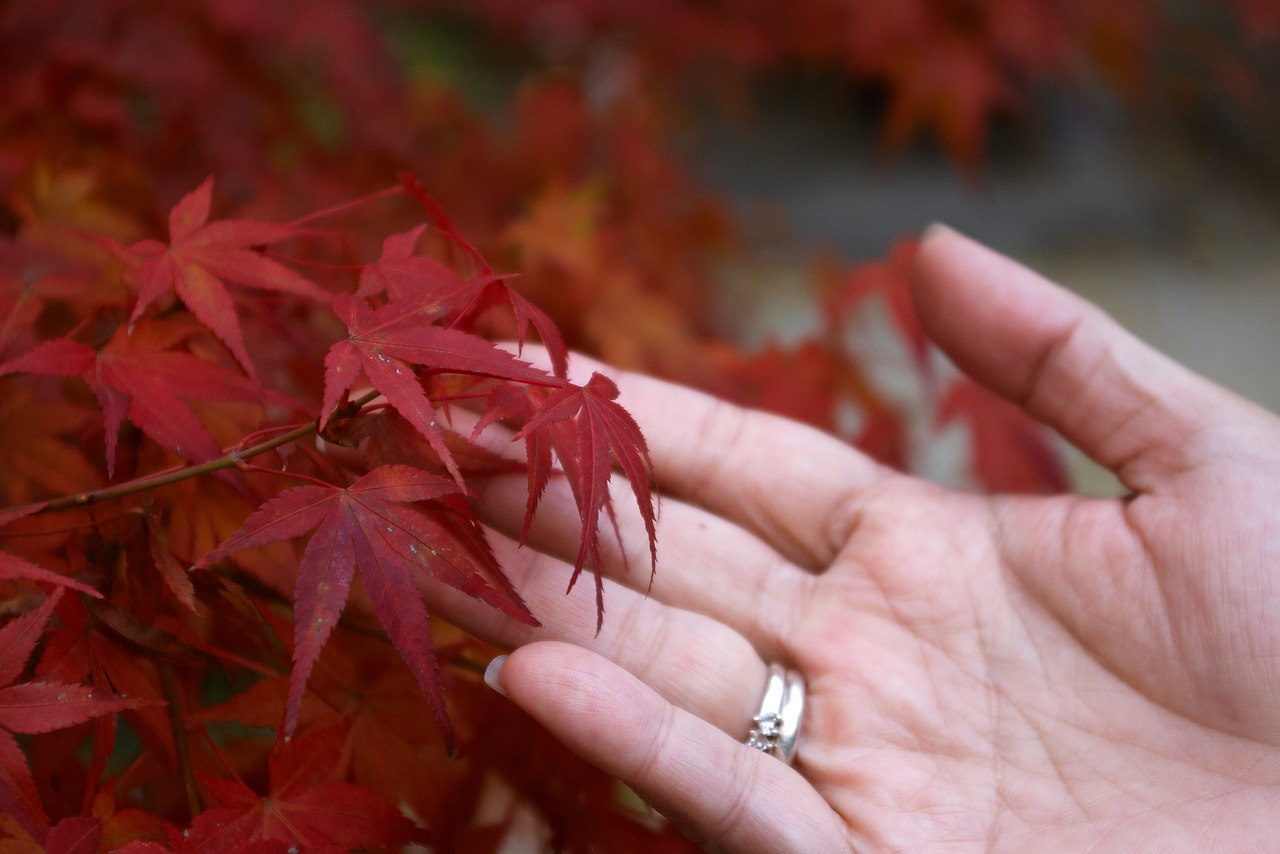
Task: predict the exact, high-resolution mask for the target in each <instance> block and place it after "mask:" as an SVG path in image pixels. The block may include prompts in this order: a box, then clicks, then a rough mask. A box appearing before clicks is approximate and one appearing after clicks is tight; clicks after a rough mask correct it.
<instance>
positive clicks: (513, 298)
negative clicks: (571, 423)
mask: <svg viewBox="0 0 1280 854" xmlns="http://www.w3.org/2000/svg"><path fill="white" fill-rule="evenodd" d="M426 228H427V226H425V225H420V226H418V227H417V228H414V229H412V230H410V231H407V232H404V233H403V234H393V235H392V236H390V237H388V238H387V239H386V240H384V241H383V243H382V257H381V258H379V259H378V260H377V261H375V262H374V263H372V264H367V265H365V267H364V269H363V270H362V271H361V273H360V288H359V291H358V292H359V293H360V294H363V295H365V296H374V295H376V294H379V293H384V292H385V293H386V295H387V297H388V299H389V300H390V301H391V302H392V303H395V304H398V305H400V306H401V307H402V308H401V312H402V313H404V314H405V315H406V316H407V315H408V314H410V313H411V314H412V315H413V316H414V317H416V318H417V319H418V320H419V321H421V320H433V321H436V322H440V323H443V324H444V325H447V326H451V327H458V326H462V325H465V324H466V323H468V322H470V321H471V320H473V319H474V318H475V317H476V316H477V315H479V314H482V313H483V312H485V311H487V310H488V309H490V308H493V307H494V306H497V305H501V304H502V303H507V304H509V305H510V306H511V311H512V312H513V313H514V315H515V321H516V342H517V344H518V345H519V346H520V347H523V346H524V341H525V337H526V335H527V334H528V331H529V327H530V326H533V328H534V329H536V330H537V332H538V337H539V338H540V339H541V340H542V344H543V346H544V347H546V348H547V353H548V354H549V355H550V357H551V366H552V370H553V371H554V372H555V375H556V376H558V377H564V375H565V373H566V371H567V368H568V363H569V353H568V350H567V349H566V347H565V344H564V339H563V338H562V337H561V335H560V330H559V329H557V328H556V325H555V323H554V322H553V321H552V320H551V318H550V317H548V316H547V314H546V312H544V311H543V310H542V309H540V308H538V307H537V306H536V305H534V304H533V303H531V302H529V300H527V299H525V298H524V297H523V296H522V295H521V294H520V293H518V292H517V291H515V290H514V289H512V287H511V286H510V285H509V284H508V283H507V279H508V278H509V277H507V276H497V275H493V274H492V273H491V272H490V271H489V268H488V264H485V265H484V267H483V269H484V271H485V272H484V273H483V274H482V275H481V276H479V277H477V278H474V279H465V280H464V279H463V278H462V277H461V276H459V275H458V274H457V273H456V272H454V271H453V270H452V269H451V268H450V267H447V266H446V265H444V264H441V263H440V262H439V261H437V260H435V259H434V258H427V257H424V256H421V255H415V254H413V253H414V249H415V247H416V246H417V244H418V240H419V238H420V237H421V236H422V232H423V231H424V230H425V229H426ZM449 235H450V236H452V237H453V238H454V239H460V238H457V236H456V234H454V233H453V232H452V231H450V232H449ZM468 246H469V244H468ZM471 251H472V252H475V250H474V249H472V250H471ZM477 257H479V256H478V253H477Z"/></svg>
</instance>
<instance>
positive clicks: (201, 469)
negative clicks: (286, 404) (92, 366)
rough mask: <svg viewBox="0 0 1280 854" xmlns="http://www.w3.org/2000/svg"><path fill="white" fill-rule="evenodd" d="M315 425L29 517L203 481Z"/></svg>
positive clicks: (359, 402) (370, 395)
mask: <svg viewBox="0 0 1280 854" xmlns="http://www.w3.org/2000/svg"><path fill="white" fill-rule="evenodd" d="M378 395H379V392H378V391H377V390H374V391H369V392H366V393H365V394H363V395H361V396H360V397H358V398H356V399H355V400H352V401H349V402H347V403H346V404H345V405H344V406H341V407H339V410H340V411H339V412H338V413H336V414H335V416H334V417H336V418H350V417H352V416H354V415H355V414H356V413H358V412H359V411H360V410H361V409H363V408H364V407H365V406H366V405H368V404H369V403H370V402H372V401H373V399H374V398H376V397H378ZM316 424H317V422H315V421H309V422H307V423H306V424H302V425H300V426H298V427H295V428H294V429H292V430H290V431H288V432H287V433H281V434H280V435H279V436H276V437H275V438H273V439H266V440H264V441H262V442H259V443H258V444H256V445H251V446H249V447H247V448H237V449H235V450H232V451H229V452H227V453H226V454H223V455H222V456H221V457H218V458H217V459H215V460H209V461H207V462H203V463H196V464H194V465H189V466H183V467H181V468H175V469H167V470H165V471H162V472H156V473H154V474H149V475H143V476H142V477H138V478H134V479H133V480H130V481H126V482H124V483H118V484H116V485H115V486H107V487H103V488H102V489H94V490H91V491H89V492H79V493H76V494H75V495H64V496H62V497H61V498H55V499H53V500H51V501H45V502H41V503H40V504H39V505H27V506H28V507H34V508H35V509H33V510H31V511H30V513H29V514H21V515H31V516H37V515H39V514H41V513H52V512H54V511H58V510H74V509H77V508H79V507H88V506H89V505H91V504H98V503H100V502H103V501H110V500H111V499H113V498H123V497H124V496H127V495H136V494H138V493H140V492H146V491H148V490H152V489H159V488H160V487H162V486H170V485H171V484H175V483H180V482H181V481H184V480H190V479H191V478H193V477H202V476H203V475H206V474H213V473H214V472H217V471H222V470H223V469H229V468H238V467H240V466H241V464H242V463H243V461H244V460H249V459H253V458H254V457H256V456H260V455H262V454H265V453H266V452H267V451H274V450H275V449H276V448H279V447H280V446H281V445H287V444H289V443H290V442H296V441H298V440H299V439H304V438H306V437H307V436H310V435H311V434H313V433H315V432H316V429H317V428H316ZM11 509H12V510H14V511H19V512H20V511H22V510H24V509H26V507H16V508H11Z"/></svg>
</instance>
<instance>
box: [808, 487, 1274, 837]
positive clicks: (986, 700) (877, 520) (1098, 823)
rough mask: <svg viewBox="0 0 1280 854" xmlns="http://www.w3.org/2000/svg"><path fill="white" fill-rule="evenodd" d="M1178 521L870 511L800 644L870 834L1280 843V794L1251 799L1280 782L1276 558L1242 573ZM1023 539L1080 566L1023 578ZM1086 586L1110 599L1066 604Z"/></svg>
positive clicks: (971, 505)
mask: <svg viewBox="0 0 1280 854" xmlns="http://www.w3.org/2000/svg"><path fill="white" fill-rule="evenodd" d="M1203 499H1204V500H1207V501H1211V500H1212V499H1211V497H1210V496H1209V495H1205V496H1203ZM1174 501H1176V499H1173V498H1171V499H1165V498H1154V497H1144V498H1139V499H1135V500H1132V501H1124V502H1122V501H1100V500H1095V501H1082V500H1078V499H1065V498H1055V499H1010V500H1003V501H987V500H983V499H979V498H975V497H970V496H959V495H955V494H952V493H947V492H945V491H943V490H939V489H936V488H933V487H930V486H928V485H926V484H920V483H918V482H911V481H907V480H905V479H894V482H893V483H892V485H890V486H887V487H886V488H884V489H882V490H880V491H879V492H877V493H876V495H875V496H874V498H870V499H869V500H868V501H867V503H866V505H865V506H864V507H862V508H860V509H859V511H858V521H857V525H856V526H855V528H854V530H853V531H852V534H851V536H850V537H849V539H848V543H847V545H846V546H845V548H843V549H842V550H841V551H840V553H839V554H838V555H837V557H836V558H835V560H834V561H833V562H832V565H831V567H830V568H829V569H828V570H827V571H826V572H825V573H823V574H822V575H821V576H819V577H817V578H816V579H815V582H814V584H815V587H816V588H819V590H820V592H819V593H818V595H814V596H813V597H812V600H813V601H814V602H815V603H822V604H821V605H819V606H817V607H815V608H814V609H813V611H812V612H811V619H810V620H809V621H807V622H806V623H805V624H804V626H803V628H802V629H801V631H800V632H799V633H798V634H797V635H796V637H795V642H794V649H795V655H796V661H797V662H798V663H799V665H800V666H801V668H802V669H803V670H804V672H806V673H807V674H810V677H809V689H810V694H809V698H810V706H809V712H808V714H807V719H806V732H805V742H804V752H803V754H802V758H803V762H804V774H805V776H806V777H807V778H808V779H809V780H810V781H811V782H812V783H813V784H814V786H815V788H816V789H817V790H818V791H819V792H820V793H822V794H823V795H824V797H825V798H826V799H827V801H828V802H829V803H830V804H831V805H832V808H833V809H834V810H835V811H836V812H837V813H838V814H839V815H840V816H841V818H842V819H843V820H844V821H845V822H846V823H848V825H849V826H850V828H851V829H852V830H853V831H854V832H855V834H856V836H857V837H860V838H862V839H864V840H869V841H871V843H872V844H873V845H875V847H877V848H879V847H884V848H887V849H892V850H917V849H921V848H924V847H928V846H930V845H936V844H938V843H939V841H941V840H946V841H947V842H948V843H949V844H950V845H952V846H953V847H956V848H958V849H967V848H973V849H977V848H987V847H1003V848H1025V849H1031V850H1034V849H1036V848H1040V849H1041V850H1044V848H1045V847H1046V846H1047V847H1050V848H1059V849H1062V850H1083V849H1085V848H1088V847H1090V846H1098V847H1099V848H1100V849H1108V850H1140V849H1141V848H1143V847H1144V846H1151V845H1155V846H1157V847H1160V846H1165V847H1166V848H1167V847H1169V846H1172V847H1175V848H1177V847H1184V846H1185V847H1187V848H1192V849H1196V848H1201V847H1203V846H1204V845H1205V840H1206V839H1212V840H1213V841H1214V842H1215V843H1216V844H1218V845H1222V846H1224V847H1225V848H1226V849H1227V850H1230V849H1231V845H1230V844H1227V843H1228V840H1229V839H1230V838H1231V836H1230V834H1231V833H1236V834H1239V836H1238V839H1239V840H1241V841H1243V840H1247V839H1248V838H1249V834H1250V832H1251V831H1252V832H1253V833H1257V832H1258V830H1259V829H1260V828H1259V826H1258V825H1259V824H1263V826H1264V827H1265V824H1264V823H1265V822H1266V821H1267V818H1266V816H1267V814H1268V811H1269V810H1268V804H1269V802H1271V801H1272V800H1274V799H1275V798H1276V796H1277V794H1278V793H1277V791H1276V790H1274V789H1272V790H1271V791H1270V792H1267V791H1265V790H1259V789H1256V788H1250V784H1253V785H1257V784H1259V783H1260V782H1264V781H1267V780H1270V781H1272V782H1274V780H1275V771H1276V768H1277V764H1278V763H1280V749H1277V748H1276V746H1275V742H1274V738H1273V736H1274V734H1275V732H1276V728H1277V726H1280V720H1278V717H1280V716H1276V715H1270V716H1268V715H1267V712H1268V710H1269V709H1271V708H1272V707H1273V706H1272V704H1270V703H1269V702H1267V698H1266V697H1265V696H1264V695H1263V693H1264V692H1263V691H1260V690H1258V689H1259V688H1264V687H1265V686H1273V685H1276V684H1277V683H1278V682H1280V667H1277V661H1278V660H1280V657H1277V656H1276V655H1274V652H1275V651H1277V650H1280V639H1278V638H1277V634H1276V632H1275V630H1274V626H1273V624H1272V625H1271V626H1266V625H1265V624H1261V623H1255V625H1258V626H1259V627H1260V628H1261V631H1259V632H1257V633H1249V632H1248V631H1247V628H1248V627H1247V626H1242V625H1241V623H1242V622H1245V621H1247V620H1248V617H1247V615H1248V614H1249V613H1250V612H1251V611H1252V612H1258V611H1260V610H1262V607H1263V606H1262V605H1261V603H1260V601H1259V599H1258V597H1257V596H1256V595H1251V592H1252V591H1251V588H1256V587H1257V581H1258V579H1257V578H1256V575H1257V574H1261V573H1262V572H1264V571H1265V567H1266V564H1264V562H1263V557H1264V556H1265V554H1266V552H1267V548H1268V545H1270V549H1271V551H1272V552H1274V550H1275V548H1276V545H1275V544H1274V543H1271V544H1267V543H1263V542H1254V543H1251V544H1242V545H1251V546H1253V548H1252V549H1247V548H1246V549H1240V550H1239V551H1238V552H1237V553H1235V554H1231V555H1226V554H1221V553H1219V552H1217V551H1216V548H1215V546H1216V544H1212V541H1211V540H1209V539H1208V538H1206V537H1205V536H1204V534H1205V532H1204V531H1202V530H1196V529H1189V528H1186V527H1182V528H1175V529H1172V530H1162V529H1161V523H1162V522H1163V521H1164V520H1166V519H1189V518H1190V514H1185V513H1179V512H1177V508H1176V507H1165V506H1163V505H1164V504H1165V503H1173V502H1174ZM1144 502H1148V503H1149V504H1150V505H1151V506H1147V505H1146V504H1144ZM1225 509H1226V508H1224V510H1225ZM1014 524H1016V525H1018V526H1038V527H1040V528H1041V533H1042V536H1043V538H1044V540H1045V541H1047V542H1048V543H1054V544H1061V543H1071V544H1074V547H1073V548H1070V549H1063V550H1062V552H1061V553H1059V554H1058V555H1057V556H1056V561H1055V556H1054V555H1053V554H1051V553H1049V552H1046V553H1042V554H1040V555H1039V556H1038V557H1039V559H1040V560H1042V561H1044V562H1045V564H1047V565H1041V566H1025V565H1018V563H1017V558H1016V557H1013V556H1011V555H1010V554H1009V550H1008V548H1007V544H1006V543H1004V542H1002V538H1003V536H1004V535H1003V533H1002V532H1003V531H1005V530H1008V527H1009V526H1010V525H1014ZM1145 543H1151V544H1153V548H1152V550H1151V552H1150V553H1144V545H1143V544H1145ZM1206 543H1207V544H1208V547H1206V546H1205V545H1204V544H1206ZM1250 552H1253V553H1250ZM1068 559H1074V560H1077V561H1082V562H1083V563H1084V565H1083V566H1064V565H1062V563H1063V562H1064V561H1065V560H1068ZM1214 567H1230V568H1232V569H1233V570H1236V571H1237V572H1236V574H1235V576H1234V577H1226V573H1218V572H1214V570H1213V568H1214ZM1076 573H1079V575H1080V577H1081V579H1084V578H1085V577H1091V578H1092V579H1093V583H1092V585H1091V589H1081V588H1073V589H1070V590H1066V591H1062V590H1045V589H1044V585H1045V584H1046V583H1049V584H1052V583H1053V582H1054V581H1056V580H1063V577H1064V575H1065V576H1068V577H1069V576H1071V575H1074V574H1076ZM1046 575H1048V576H1049V577H1048V578H1046V577H1044V576H1046ZM1251 575H1254V576H1255V577H1250V576H1251ZM1224 592H1225V593H1226V594H1227V595H1225V596H1224ZM1261 649H1270V650H1272V651H1273V654H1272V655H1271V656H1267V655H1258V654H1257V653H1256V651H1257V650H1261ZM1249 650H1253V651H1254V652H1253V653H1252V654H1250V653H1249ZM1250 660H1251V661H1252V662H1254V663H1255V664H1256V667H1254V668H1252V669H1249V668H1238V669H1228V670H1229V671H1230V672H1224V668H1221V667H1219V666H1216V665H1217V664H1220V663H1221V662H1226V661H1231V662H1242V661H1250ZM1251 739H1258V740H1257V741H1255V740H1251ZM1264 740H1265V742H1266V743H1260V741H1264ZM1259 766H1261V767H1259ZM1259 770H1261V772H1262V773H1260V774H1259V773H1255V772H1257V771H1259ZM1157 807H1158V808H1157ZM1224 816H1232V818H1231V819H1228V820H1225V821H1224V819H1223V817H1224ZM1249 816H1252V819H1251V821H1252V822H1253V823H1252V824H1251V823H1250V819H1248V818H1247V817H1249ZM1215 822H1216V823H1220V824H1221V823H1225V824H1226V825H1227V826H1226V827H1215ZM1255 838H1256V837H1255Z"/></svg>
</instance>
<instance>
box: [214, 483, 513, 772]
mask: <svg viewBox="0 0 1280 854" xmlns="http://www.w3.org/2000/svg"><path fill="white" fill-rule="evenodd" d="M459 494H460V490H459V488H458V487H457V486H456V485H455V484H454V483H452V482H451V481H450V480H448V479H447V478H443V477H440V476H438V475H434V474H431V473H430V472H426V471H423V470H421V469H416V468H412V467H410V466H396V465H388V466H381V467H379V468H376V469H374V470H373V471H371V472H369V473H368V474H366V475H365V476H364V477H362V478H360V479H359V480H357V481H356V482H355V483H353V484H351V486H349V487H346V488H345V489H343V488H339V487H336V486H333V487H331V486H299V487H295V488H294V489H291V490H288V491H287V492H284V493H282V494H281V495H279V496H277V497H276V498H273V499H272V500H270V501H268V502H266V503H265V504H263V505H262V506H261V507H259V508H258V510H257V511H256V512H254V513H253V515H251V516H250V517H249V518H248V519H247V520H246V521H245V523H244V525H243V526H242V527H241V528H240V529H239V530H238V531H237V532H236V533H235V534H233V535H232V536H231V537H230V539H228V540H227V541H226V542H224V543H222V544H221V545H220V546H218V547H217V548H215V549H214V550H213V551H211V552H209V553H208V554H207V555H205V556H204V557H202V558H201V559H200V560H199V561H198V562H197V564H196V565H197V566H198V567H207V566H209V565H210V564H211V563H213V562H214V561H217V560H219V559H221V558H222V557H223V556H224V555H227V554H230V553H231V552H234V551H238V550H240V549H247V548H253V547H255V546H259V545H264V544H267V543H274V542H279V541H280V540H285V539H290V538H292V537H297V536H301V535H302V534H305V533H306V532H307V531H309V530H311V529H313V528H314V529H315V534H314V535H313V536H312V537H311V541H310V542H309V543H307V546H306V548H305V549H304V551H303V555H302V562H301V564H300V565H299V567H298V578H297V584H296V587H295V590H294V654H293V660H294V667H293V674H292V677H291V683H290V691H289V698H288V702H287V704H286V707H285V721H284V732H285V734H286V735H288V734H290V733H292V732H293V730H294V728H295V726H296V724H297V720H298V711H299V708H300V706H301V704H302V695H303V690H304V689H305V687H306V683H307V679H308V678H309V677H310V675H311V670H312V668H313V667H314V665H315V662H316V659H317V657H318V656H319V655H320V649H321V647H323V646H324V643H325V641H326V640H327V639H328V638H329V635H330V634H331V633H332V632H333V628H334V626H335V625H336V624H337V621H338V617H339V616H340V615H341V613H342V609H343V607H344V606H345V604H346V601H347V595H348V592H349V590H350V586H351V580H352V578H353V576H354V574H355V572H356V569H357V568H358V569H359V571H360V580H361V581H362V582H363V585H364V589H365V592H366V594H367V595H368V597H369V601H370V603H371V604H372V606H373V610H374V613H375V614H377V616H378V619H379V620H380V621H381V622H382V625H383V627H384V628H385V629H386V632H387V636H388V637H389V638H390V640H391V643H392V644H393V645H394V646H395V648H396V651H397V652H398V653H399V654H400V656H401V658H403V659H404V661H405V663H406V664H408V665H409V669H410V670H411V671H412V672H413V675H414V677H415V678H416V679H417V681H418V685H419V686H420V687H421V689H422V691H423V693H424V694H425V695H426V697H427V699H428V700H430V702H431V705H432V708H433V710H434V711H435V714H436V718H437V720H438V721H439V723H440V727H441V729H442V731H443V732H444V734H445V739H446V743H447V744H448V746H449V749H450V750H452V746H453V735H452V726H451V725H450V723H449V717H448V713H447V710H446V708H445V703H444V697H443V696H442V693H441V692H442V687H443V685H442V682H441V679H440V672H439V665H438V663H437V661H436V659H435V655H434V650H433V648H432V642H431V635H430V632H429V630H428V620H429V616H428V614H427V609H426V606H425V605H424V604H423V601H422V595H421V593H420V592H419V589H418V586H417V585H418V581H417V575H418V574H422V575H426V576H430V577H432V578H436V579H439V580H440V581H443V582H444V583H446V584H449V585H450V586H452V587H456V588H457V589H459V590H461V591H462V592H464V593H466V594H468V595H470V596H473V597H475V598H476V599H479V600H480V601H482V602H485V603H486V604H488V605H490V606H492V607H494V608H496V609H498V610H499V611H501V612H503V613H504V614H507V615H508V616H510V617H512V618H514V619H517V620H519V621H521V622H523V623H525V624H527V625H537V621H536V620H535V619H534V618H533V616H532V615H531V614H530V613H529V609H528V608H527V607H526V606H525V604H524V602H523V601H522V600H521V599H520V597H519V595H518V594H517V593H516V592H515V590H514V588H512V586H511V584H510V582H508V581H507V579H506V577H505V576H504V575H503V574H502V571H501V569H500V568H499V567H498V565H497V563H496V562H495V561H493V558H492V555H488V554H486V553H482V552H479V551H478V550H477V549H476V548H475V547H474V538H475V537H480V538H481V539H482V535H481V534H480V533H479V527H478V525H477V524H475V523H474V522H473V521H471V520H469V519H465V518H462V519H461V522H464V523H466V524H460V517H462V516H463V514H469V509H468V508H467V506H466V505H465V504H464V503H461V502H453V503H451V502H449V499H450V497H458V496H459ZM421 502H427V503H428V506H427V507H423V506H416V505H419V504H420V503H421ZM442 510H443V511H444V512H443V514H442V513H441V512H440V511H442ZM469 530H471V531H474V534H472V535H470V536H466V535H465V532H466V531H469ZM486 551H487V550H486ZM486 576H488V578H491V579H493V580H494V583H496V585H497V587H496V588H495V586H494V585H493V584H491V583H490V582H489V580H487V579H486Z"/></svg>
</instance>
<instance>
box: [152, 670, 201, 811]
mask: <svg viewBox="0 0 1280 854" xmlns="http://www.w3.org/2000/svg"><path fill="white" fill-rule="evenodd" d="M158 669H159V671H160V687H161V689H162V690H163V691H164V698H165V700H166V701H167V705H168V711H169V726H170V727H171V728H172V730H173V746H174V749H175V750H176V751H177V754H178V771H179V774H180V775H181V776H182V788H183V791H184V793H185V794H186V797H187V810H188V812H189V814H190V816H191V818H195V817H196V816H198V815H200V811H201V804H200V790H199V789H197V788H196V775H195V770H194V767H193V766H192V764H191V747H190V745H189V744H188V743H187V728H186V725H185V724H184V723H183V721H182V711H181V708H182V707H181V703H182V696H181V694H180V693H179V692H178V683H177V680H175V679H174V676H173V667H172V665H170V664H167V663H161V664H160V665H158Z"/></svg>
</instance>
